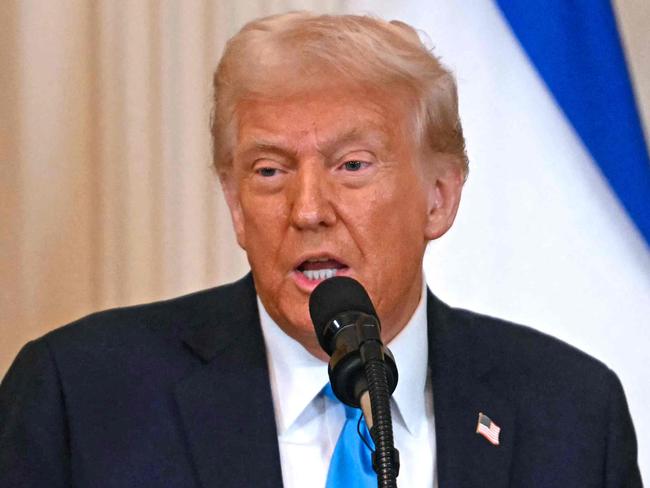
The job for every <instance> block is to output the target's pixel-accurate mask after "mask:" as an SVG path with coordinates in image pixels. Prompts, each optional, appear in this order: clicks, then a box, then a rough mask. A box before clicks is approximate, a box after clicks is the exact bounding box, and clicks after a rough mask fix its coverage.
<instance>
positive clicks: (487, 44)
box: [351, 0, 650, 479]
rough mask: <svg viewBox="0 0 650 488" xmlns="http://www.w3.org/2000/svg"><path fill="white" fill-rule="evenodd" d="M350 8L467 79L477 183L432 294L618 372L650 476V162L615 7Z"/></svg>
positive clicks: (536, 1)
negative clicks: (408, 31) (555, 341)
mask: <svg viewBox="0 0 650 488" xmlns="http://www.w3.org/2000/svg"><path fill="white" fill-rule="evenodd" d="M351 6H352V7H353V8H352V10H354V11H355V12H369V13H374V14H377V15H379V16H381V17H383V18H386V19H401V20H404V21H406V22H408V23H409V24H411V25H413V26H415V27H416V28H418V29H421V30H422V31H423V32H424V33H426V34H428V36H429V37H430V40H431V41H430V42H431V46H432V47H433V48H434V52H435V53H436V55H438V56H440V57H441V60H442V62H443V63H444V64H445V65H446V66H447V67H449V68H450V69H451V70H452V71H453V72H454V73H455V74H456V77H457V80H458V85H459V92H460V106H461V117H462V121H463V125H464V130H465V136H466V139H467V149H468V155H469V159H470V174H469V179H468V181H467V184H466V186H465V190H464V194H463V201H462V202H461V208H460V212H459V215H458V218H457V221H456V224H455V225H454V227H453V228H452V230H451V231H450V232H449V233H448V234H447V235H446V236H445V237H443V238H442V239H440V240H438V241H435V242H433V243H432V244H431V245H430V246H429V249H428V252H427V255H426V257H425V271H426V274H427V281H428V282H429V285H430V286H431V288H432V289H433V290H434V291H435V292H436V293H437V294H438V295H439V296H440V297H441V298H442V299H443V300H445V301H447V302H448V303H450V304H451V305H455V306H461V307H465V308H469V309H472V310H475V311H479V312H483V313H488V314H491V315H495V316H498V317H502V318H506V319H509V320H512V321H515V322H519V323H523V324H527V325H530V326H532V327H535V328H537V329H539V330H542V331H544V332H547V333H549V334H551V335H553V336H556V337H558V338H560V339H562V340H565V341H567V342H569V343H570V344H573V345H575V346H576V347H578V348H580V349H582V350H584V351H586V352H587V353H589V354H591V355H593V356H595V357H597V358H599V359H601V360H602V361H604V362H605V363H606V364H607V365H609V366H610V367H611V368H612V369H614V371H616V372H617V374H618V375H619V377H620V378H621V381H622V382H623V385H624V387H625V390H626V394H627V397H628V402H629V404H630V410H631V412H632V416H633V419H634V422H635V426H636V430H637V439H638V440H639V461H640V463H641V470H642V475H643V477H644V479H650V445H648V440H650V416H647V415H644V413H645V410H646V408H647V406H648V405H650V373H649V372H648V369H649V368H648V366H649V363H648V357H649V353H648V351H650V251H649V249H650V247H649V244H650V161H649V158H648V149H647V146H646V143H645V141H644V137H643V132H642V129H641V124H640V121H639V115H638V112H637V109H636V106H635V101H634V96H633V92H632V88H631V84H630V80H629V77H628V72H627V68H626V63H625V58H624V55H623V51H622V48H621V42H620V39H619V34H618V31H617V27H616V20H615V17H614V14H613V11H612V7H611V5H610V3H609V2H608V1H606V0H582V1H580V0H576V1H571V2H569V1H566V0H526V1H517V0H470V1H463V2H458V1H449V0H426V1H425V0H407V1H401V2H392V1H388V0H386V1H377V0H373V1H370V0H367V1H363V0H355V1H354V2H352V4H351Z"/></svg>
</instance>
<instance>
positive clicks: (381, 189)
mask: <svg viewBox="0 0 650 488" xmlns="http://www.w3.org/2000/svg"><path fill="white" fill-rule="evenodd" d="M405 105H406V104H404V103H400V100H399V99H397V98H396V97H394V96H392V97H389V96H386V95H384V94H382V93H379V92H372V91H371V90H364V91H362V92H361V91H359V90H355V89H352V88H350V87H346V86H339V87H336V86H334V87H329V88H326V89H322V90H314V91H312V92H310V93H306V94H301V95H293V96H291V97H287V98H284V99H274V100H268V99H267V100H263V99H256V100H255V99H253V100H247V101H245V102H242V103H240V104H239V105H238V107H237V115H238V122H239V123H238V130H237V138H236V145H235V148H234V152H233V164H232V167H231V168H230V169H229V170H228V171H226V172H224V173H222V175H221V179H222V184H223V187H224V190H225V194H226V199H227V202H228V205H229V208H230V211H231V215H232V219H233V223H234V227H235V232H236V235H237V240H238V243H239V245H240V246H241V247H242V248H243V249H244V250H245V251H246V253H247V256H248V260H249V263H250V266H251V269H252V272H253V277H254V280H255V286H256V289H257V293H258V294H259V296H260V299H261V300H262V303H263V304H264V306H265V308H266V309H267V311H268V312H269V314H270V316H271V317H272V318H273V319H274V320H275V321H276V323H277V324H278V325H279V326H280V327H281V328H282V329H283V330H284V332H285V333H287V334H288V335H289V336H291V337H292V338H294V339H295V340H297V341H298V342H300V343H301V344H302V345H303V346H304V347H305V348H306V349H307V350H308V351H309V352H310V353H312V354H313V355H314V356H316V357H319V358H321V359H325V358H326V355H325V353H324V352H323V351H322V350H321V349H320V347H319V346H318V343H317V340H316V337H315V334H314V330H313V326H312V323H311V320H310V318H309V310H308V300H309V294H310V292H311V290H313V288H314V287H315V286H316V284H317V283H315V282H313V281H312V282H310V281H309V280H306V279H305V278H304V275H303V274H301V273H300V271H299V270H298V268H299V267H300V265H301V263H304V262H305V261H307V260H311V261H313V260H318V259H329V260H335V261H336V262H338V263H341V264H342V266H343V267H342V269H340V270H339V272H338V274H340V275H345V276H351V277H353V278H355V279H356V280H358V281H359V282H361V284H362V285H363V286H364V287H365V288H366V290H367V291H368V293H369V295H370V298H371V299H372V301H373V303H374V304H375V307H376V309H377V312H378V315H379V318H380V320H381V324H382V337H383V340H384V341H385V342H386V343H387V342H390V340H391V339H392V338H393V337H395V336H396V335H397V333H398V332H399V331H400V330H401V329H402V328H403V327H404V326H405V325H406V323H407V321H408V319H409V318H410V316H411V315H412V314H413V312H414V310H415V308H416V307H417V304H418V302H419V298H420V294H421V290H422V289H421V286H422V258H423V255H424V251H425V248H426V245H427V243H428V242H429V241H430V240H432V239H436V238H438V237H440V236H441V235H443V234H444V233H445V232H446V231H447V230H448V229H449V227H450V226H451V224H452V222H453V220H454V217H455V215H456V211H457V208H458V203H459V200H460V192H461V188H462V183H463V177H462V174H461V171H460V170H459V169H458V168H457V166H455V165H453V164H449V163H445V162H444V161H445V158H442V157H439V158H434V157H433V156H430V157H429V158H428V160H427V161H426V162H425V163H426V164H423V162H422V161H421V160H423V159H426V158H425V157H424V156H423V154H422V151H420V150H419V149H417V147H418V146H417V145H416V144H415V143H414V142H413V141H412V138H411V136H409V135H408V131H407V129H408V128H409V127H410V124H409V123H408V122H407V116H408V113H407V112H406V109H405ZM432 159H433V160H432ZM425 168H426V170H425Z"/></svg>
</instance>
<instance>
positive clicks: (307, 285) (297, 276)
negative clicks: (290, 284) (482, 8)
mask: <svg viewBox="0 0 650 488" xmlns="http://www.w3.org/2000/svg"><path fill="white" fill-rule="evenodd" d="M312 259H331V260H334V261H338V262H339V263H341V264H342V265H343V266H345V268H343V269H339V270H337V271H336V276H350V274H351V270H350V266H349V265H348V264H347V263H346V262H345V261H344V260H343V259H341V258H340V257H338V256H337V255H336V254H333V253H330V252H319V253H310V254H305V255H303V256H301V257H300V259H298V260H297V261H296V262H295V264H294V266H293V271H292V272H291V277H292V278H293V280H294V283H295V284H296V286H297V287H298V289H300V290H301V291H303V292H305V293H311V292H312V291H314V288H316V287H317V286H318V285H319V284H320V283H322V282H323V281H325V280H310V279H308V278H307V277H306V276H305V275H304V274H303V273H302V272H301V271H299V270H298V266H300V265H301V264H302V263H304V262H305V261H308V260H312Z"/></svg>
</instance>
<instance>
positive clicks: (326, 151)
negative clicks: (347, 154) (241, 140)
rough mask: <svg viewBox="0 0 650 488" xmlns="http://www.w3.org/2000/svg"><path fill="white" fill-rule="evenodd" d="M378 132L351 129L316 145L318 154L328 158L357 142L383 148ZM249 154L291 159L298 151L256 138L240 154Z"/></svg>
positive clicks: (278, 142) (280, 143) (272, 141)
mask: <svg viewBox="0 0 650 488" xmlns="http://www.w3.org/2000/svg"><path fill="white" fill-rule="evenodd" d="M377 133H378V131H377V130H376V129H374V128H373V129H369V130H365V129H360V128H359V127H352V128H351V129H349V130H347V131H345V132H343V133H342V134H340V135H336V136H334V137H332V138H331V139H330V140H327V141H324V142H322V143H321V144H319V145H318V147H317V150H318V152H319V153H320V154H322V155H323V156H325V157H330V156H331V155H332V154H334V153H335V152H336V150H337V148H338V147H340V146H342V145H345V144H350V143H354V142H357V141H369V142H371V143H373V145H377V146H381V147H384V146H385V144H383V143H382V142H380V139H381V138H380V137H378V134H377ZM251 152H267V153H275V154H278V155H282V156H288V157H291V158H297V157H298V151H297V150H296V149H295V148H292V147H288V146H285V145H284V144H282V142H280V141H277V140H276V141H274V140H272V139H266V138H256V139H254V140H253V141H252V142H251V143H250V145H248V147H246V148H245V149H244V150H243V151H242V153H241V154H248V153H251Z"/></svg>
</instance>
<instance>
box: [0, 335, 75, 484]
mask: <svg viewBox="0 0 650 488" xmlns="http://www.w3.org/2000/svg"><path fill="white" fill-rule="evenodd" d="M69 486H70V450H69V438H68V432H67V425H66V420H65V406H64V398H63V393H62V390H61V381H60V378H59V375H58V372H57V368H56V365H55V363H54V360H53V357H52V354H51V352H50V350H49V347H48V345H47V343H46V342H45V340H43V339H40V340H37V341H33V342H30V343H28V344H27V345H26V346H25V347H24V348H23V349H22V350H21V351H20V353H19V354H18V356H17V357H16V360H15V361H14V363H13V365H12V366H11V368H10V369H9V371H8V372H7V374H6V376H5V378H4V379H3V381H2V383H1V384H0V488H14V487H15V488H18V487H20V488H40V487H48V488H49V487H52V488H63V487H69Z"/></svg>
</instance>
